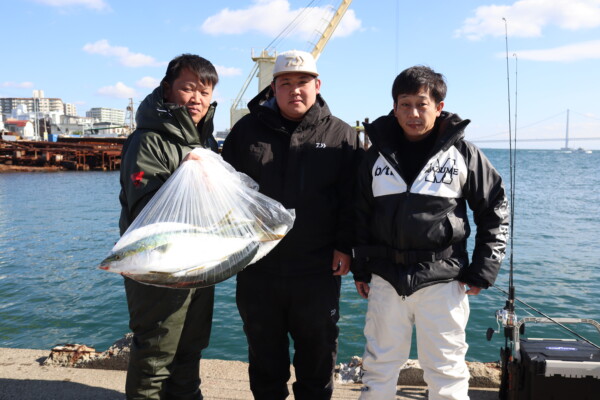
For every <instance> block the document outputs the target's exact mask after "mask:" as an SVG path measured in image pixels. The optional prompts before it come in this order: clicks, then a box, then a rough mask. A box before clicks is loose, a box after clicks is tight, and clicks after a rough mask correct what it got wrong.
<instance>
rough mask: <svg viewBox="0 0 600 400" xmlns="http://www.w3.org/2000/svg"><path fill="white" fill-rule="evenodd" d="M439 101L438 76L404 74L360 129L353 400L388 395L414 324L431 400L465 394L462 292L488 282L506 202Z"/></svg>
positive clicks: (500, 251) (496, 179) (495, 267)
mask: <svg viewBox="0 0 600 400" xmlns="http://www.w3.org/2000/svg"><path fill="white" fill-rule="evenodd" d="M445 95H446V83H445V81H444V78H443V76H442V75H441V74H438V73H436V72H435V71H433V70H431V69H430V68H427V67H423V66H417V67H412V68H409V69H407V70H405V71H403V72H402V73H401V74H400V75H398V77H396V80H395V81H394V84H393V87H392V97H393V99H394V109H393V113H392V114H389V115H387V116H383V117H381V118H378V119H377V120H376V121H374V122H373V123H372V124H365V129H366V132H367V134H368V135H369V138H370V140H371V142H372V143H373V146H372V147H371V148H370V149H369V151H368V152H367V154H366V156H365V159H364V160H363V163H362V164H361V166H360V168H359V172H358V179H359V180H358V184H357V194H356V211H357V214H356V222H357V229H356V234H357V246H356V247H355V248H354V256H355V259H354V261H353V265H352V272H353V275H354V279H355V284H356V288H357V290H358V293H359V294H360V295H361V296H362V297H364V298H367V297H368V299H369V305H368V310H367V316H366V324H365V337H366V340H367V344H366V348H365V353H364V357H363V367H364V370H365V374H364V376H363V383H364V385H365V386H364V387H363V392H362V394H361V397H360V398H361V399H362V400H369V399H389V398H393V397H394V395H395V393H396V382H397V379H398V373H399V372H400V368H401V367H402V365H403V364H404V362H405V361H406V360H407V358H408V356H409V351H410V347H411V337H412V330H413V326H416V332H417V342H418V346H419V361H420V364H421V367H422V368H423V371H424V379H425V381H426V382H427V385H428V387H429V398H430V399H436V400H437V399H456V400H467V399H468V398H469V397H468V387H469V384H468V383H469V371H468V369H467V366H466V363H465V354H466V352H467V347H468V346H467V343H466V338H465V328H466V325H467V321H468V318H469V302H468V298H467V295H476V294H478V293H479V292H480V290H481V289H482V288H487V287H489V286H490V285H492V284H493V283H494V281H495V279H496V276H497V274H498V271H499V269H500V263H501V262H502V259H503V257H504V253H505V249H506V240H507V234H508V210H507V208H508V203H507V199H506V194H505V191H504V187H503V184H502V179H501V178H500V176H499V175H498V172H497V171H496V170H495V169H494V167H493V166H492V165H491V164H490V162H489V161H488V159H487V158H486V157H485V156H484V155H483V153H481V151H480V150H479V149H478V148H477V147H475V146H474V145H473V144H471V143H469V142H467V141H465V140H464V128H465V127H466V126H467V124H468V123H469V121H468V120H461V119H460V118H459V117H458V115H456V114H450V113H448V112H445V111H442V109H443V107H444V98H445ZM467 204H468V206H469V207H470V208H471V210H472V211H473V219H474V221H475V224H476V225H477V235H476V237H475V246H474V250H473V255H472V261H471V262H470V263H469V255H468V253H467V238H468V236H469V233H470V227H469V222H468V218H467ZM465 284H466V285H467V286H468V289H466V290H465Z"/></svg>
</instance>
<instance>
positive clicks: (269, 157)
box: [222, 88, 358, 276]
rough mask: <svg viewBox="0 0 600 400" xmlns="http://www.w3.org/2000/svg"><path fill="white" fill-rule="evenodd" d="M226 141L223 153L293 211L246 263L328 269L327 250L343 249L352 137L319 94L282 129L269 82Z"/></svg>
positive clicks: (286, 271) (348, 234) (349, 237)
mask: <svg viewBox="0 0 600 400" xmlns="http://www.w3.org/2000/svg"><path fill="white" fill-rule="evenodd" d="M248 108H249V110H250V114H248V115H246V116H244V117H243V118H242V119H240V120H239V121H238V122H237V123H236V124H235V126H234V127H233V128H232V130H231V132H230V133H229V135H228V136H227V139H226V140H225V144H224V145H223V153H222V155H223V159H224V160H225V161H227V162H228V163H230V164H231V165H232V166H233V167H234V168H235V169H236V170H238V171H241V172H244V173H245V174H247V175H249V176H250V177H251V178H252V179H254V180H255V181H256V182H257V183H258V184H259V187H260V189H259V190H260V192H261V193H263V194H265V195H267V196H269V197H271V198H273V199H275V200H277V201H279V202H281V203H282V204H283V205H284V206H285V207H286V208H288V209H295V211H296V220H295V222H294V226H293V228H292V230H291V231H290V232H289V233H288V234H287V235H286V237H285V238H284V239H283V240H282V241H281V243H279V244H278V245H277V246H276V247H275V248H274V250H272V251H271V252H270V253H269V254H267V256H265V257H264V258H263V259H261V260H259V261H258V262H257V263H256V264H254V265H250V266H249V267H248V269H255V270H256V269H260V270H262V271H265V272H268V273H273V274H277V275H280V276H298V275H309V274H331V273H332V271H331V264H332V260H333V250H334V249H337V250H339V251H342V252H344V253H347V254H350V252H351V247H352V244H353V234H352V232H353V231H352V227H353V222H352V194H353V192H354V179H355V173H356V164H357V161H356V156H357V148H358V136H357V134H356V131H355V130H354V129H353V128H352V127H350V126H349V125H348V124H346V123H345V122H343V121H341V120H339V119H338V118H336V117H334V116H333V115H331V112H330V111H329V108H328V107H327V104H326V103H325V101H324V100H323V98H322V97H321V96H320V95H317V101H316V103H315V104H314V105H313V106H312V107H311V108H310V109H309V111H308V112H307V113H306V115H305V116H304V118H303V119H302V121H301V122H300V123H299V125H298V126H297V128H296V129H295V130H294V132H293V133H292V134H291V135H290V134H289V133H288V131H287V130H286V129H285V127H284V124H285V121H284V120H283V119H282V117H281V115H280V113H279V110H278V108H277V105H276V103H275V98H273V97H272V93H271V90H270V88H266V89H265V90H263V91H262V92H261V93H259V94H258V95H257V96H256V97H255V98H254V99H253V100H252V101H251V102H250V103H249V104H248Z"/></svg>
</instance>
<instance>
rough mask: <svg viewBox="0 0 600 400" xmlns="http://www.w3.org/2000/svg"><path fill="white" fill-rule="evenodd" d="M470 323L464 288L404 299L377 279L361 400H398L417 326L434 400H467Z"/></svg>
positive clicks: (430, 290) (451, 286) (435, 288)
mask: <svg viewBox="0 0 600 400" xmlns="http://www.w3.org/2000/svg"><path fill="white" fill-rule="evenodd" d="M468 319H469V300H468V298H467V295H466V294H465V289H464V286H463V285H462V284H460V283H459V282H456V281H455V282H450V283H440V284H436V285H432V286H430V287H427V288H424V289H421V290H418V291H417V292H416V293H414V294H412V295H411V296H409V297H406V298H404V299H403V298H402V297H400V296H398V293H397V292H396V290H395V289H394V287H393V286H392V285H390V284H389V283H388V282H387V281H386V280H385V279H383V278H381V277H379V276H377V275H373V279H372V280H371V284H370V292H369V306H368V309H367V315H366V322H365V330H364V333H365V338H366V340H367V343H366V346H365V353H364V355H363V368H364V371H365V372H364V375H363V379H362V380H363V384H364V387H363V392H362V393H361V396H360V400H375V399H377V400H380V399H381V400H389V399H394V398H396V384H397V381H398V375H399V373H400V368H401V367H402V365H404V363H405V362H406V361H407V359H408V357H409V353H410V347H411V337H412V329H413V325H415V326H416V329H417V345H418V353H419V363H420V364H421V368H422V369H423V372H424V379H425V382H427V386H428V389H429V400H440V399H454V400H468V399H469V395H468V390H469V369H468V368H467V364H466V363H465V354H466V353H467V348H468V345H467V343H466V338H465V328H466V326H467V321H468Z"/></svg>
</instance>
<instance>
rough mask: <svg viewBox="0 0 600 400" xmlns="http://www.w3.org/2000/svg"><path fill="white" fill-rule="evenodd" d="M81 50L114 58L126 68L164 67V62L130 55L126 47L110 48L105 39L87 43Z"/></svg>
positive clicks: (143, 56) (135, 54) (140, 55)
mask: <svg viewBox="0 0 600 400" xmlns="http://www.w3.org/2000/svg"><path fill="white" fill-rule="evenodd" d="M83 50H84V51H85V52H87V53H90V54H100V55H102V56H106V57H116V58H117V59H118V60H119V63H120V64H121V65H124V66H126V67H134V68H135V67H148V66H150V67H156V66H162V65H165V63H164V62H158V61H156V60H155V59H154V57H150V56H147V55H145V54H142V53H132V52H131V51H129V49H128V48H127V47H122V46H111V45H110V44H109V43H108V40H106V39H102V40H98V41H97V42H95V43H88V44H86V45H85V46H83Z"/></svg>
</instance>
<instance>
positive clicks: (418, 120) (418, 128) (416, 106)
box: [394, 88, 444, 142]
mask: <svg viewBox="0 0 600 400" xmlns="http://www.w3.org/2000/svg"><path fill="white" fill-rule="evenodd" d="M443 108H444V102H443V101H441V102H440V103H439V104H436V103H435V100H434V99H433V97H431V93H430V91H429V89H424V88H421V89H420V90H419V92H418V93H417V94H400V95H398V98H397V99H396V103H395V104H394V115H395V116H396V119H397V120H398V123H399V124H400V126H401V127H402V130H404V135H405V136H406V139H408V140H409V141H411V142H416V141H418V140H421V139H424V138H425V137H426V136H427V135H428V134H429V133H430V132H431V130H432V129H433V126H434V125H435V119H436V118H437V117H439V116H440V113H441V112H442V109H443Z"/></svg>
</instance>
